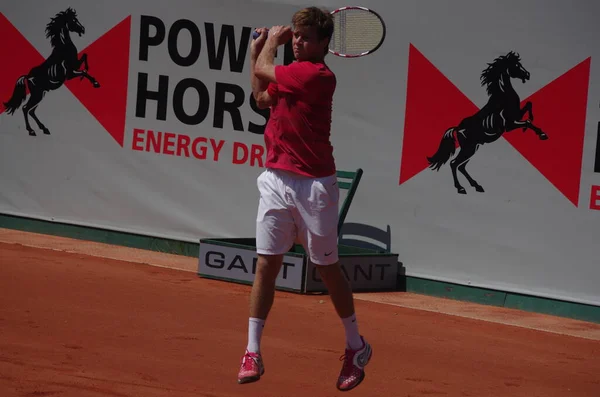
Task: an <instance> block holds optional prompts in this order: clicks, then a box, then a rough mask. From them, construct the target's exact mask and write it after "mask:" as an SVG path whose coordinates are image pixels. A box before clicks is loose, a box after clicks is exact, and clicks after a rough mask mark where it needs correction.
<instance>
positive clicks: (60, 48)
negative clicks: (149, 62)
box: [4, 7, 100, 136]
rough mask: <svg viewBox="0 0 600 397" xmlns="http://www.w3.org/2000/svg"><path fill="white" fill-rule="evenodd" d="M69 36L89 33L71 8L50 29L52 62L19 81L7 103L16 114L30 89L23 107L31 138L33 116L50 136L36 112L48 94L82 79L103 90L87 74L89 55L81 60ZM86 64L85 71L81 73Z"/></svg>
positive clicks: (33, 70) (8, 108) (55, 17)
mask: <svg viewBox="0 0 600 397" xmlns="http://www.w3.org/2000/svg"><path fill="white" fill-rule="evenodd" d="M69 32H74V33H77V34H79V36H81V35H82V34H84V33H85V28H84V27H83V25H81V23H79V20H78V19H77V13H76V12H75V10H73V9H72V8H70V7H69V8H68V9H67V10H66V11H61V12H59V13H58V14H56V15H55V16H54V18H51V20H50V22H49V23H48V25H46V38H49V39H50V44H51V45H52V53H51V54H50V56H49V57H48V59H46V60H45V61H44V62H43V63H42V64H41V65H38V66H36V67H34V68H33V69H31V70H30V71H29V73H28V74H27V75H24V76H21V77H19V79H18V80H17V83H16V85H15V90H14V92H13V95H12V97H11V98H10V99H9V100H8V102H4V106H5V107H6V111H7V113H8V114H13V113H14V112H15V110H17V109H18V108H19V107H20V106H21V104H22V103H23V102H24V101H25V98H26V97H27V88H29V92H30V97H29V100H28V101H27V103H26V104H25V105H24V106H23V114H24V116H25V128H26V129H27V131H29V135H32V136H35V135H36V134H35V131H34V130H33V129H32V128H31V126H30V125H29V116H31V117H32V118H33V119H34V120H35V122H36V123H37V125H38V127H39V128H40V129H41V130H42V131H43V132H44V134H47V135H49V134H50V131H49V130H48V128H46V126H44V124H42V122H41V121H40V120H39V119H38V118H37V116H36V114H35V110H36V108H37V106H38V105H39V103H40V102H41V100H42V99H43V98H44V95H45V94H46V92H48V91H52V90H56V89H57V88H60V87H61V86H62V85H63V84H64V82H65V81H66V80H70V79H74V78H76V77H80V78H81V79H82V80H83V78H84V77H85V78H86V79H88V80H89V81H90V82H91V83H92V84H93V86H94V87H96V88H97V87H100V84H98V82H97V81H96V79H94V78H93V77H92V76H90V75H89V74H88V73H87V70H88V62H87V55H86V54H83V55H82V56H81V59H78V55H77V48H76V47H75V44H73V41H72V40H71V36H70V35H69ZM82 64H83V65H84V69H83V70H79V68H80V67H81V65H82Z"/></svg>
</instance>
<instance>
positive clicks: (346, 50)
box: [252, 6, 386, 58]
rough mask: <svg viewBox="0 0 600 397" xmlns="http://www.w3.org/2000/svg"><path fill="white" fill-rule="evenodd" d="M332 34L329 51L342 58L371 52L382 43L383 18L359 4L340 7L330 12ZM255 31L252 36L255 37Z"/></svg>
mask: <svg viewBox="0 0 600 397" xmlns="http://www.w3.org/2000/svg"><path fill="white" fill-rule="evenodd" d="M331 15H332V16H333V35H332V36H331V40H330V41H329V52H330V53H331V54H333V55H337V56H339V57H344V58H357V57H362V56H365V55H369V54H372V53H373V52H375V51H377V50H378V49H379V47H381V45H382V44H383V41H384V40H385V35H386V28H385V23H384V22H383V18H381V16H380V15H379V14H378V13H376V12H375V11H373V10H371V9H369V8H366V7H359V6H348V7H340V8H338V9H336V10H334V11H332V12H331ZM258 36H259V34H258V33H257V32H256V31H255V32H253V33H252V37H253V38H254V39H257V38H258Z"/></svg>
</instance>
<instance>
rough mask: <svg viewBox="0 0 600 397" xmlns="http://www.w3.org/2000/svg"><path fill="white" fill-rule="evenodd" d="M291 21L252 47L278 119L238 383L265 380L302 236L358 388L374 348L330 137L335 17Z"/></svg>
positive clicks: (345, 385) (262, 180)
mask: <svg viewBox="0 0 600 397" xmlns="http://www.w3.org/2000/svg"><path fill="white" fill-rule="evenodd" d="M292 26H293V28H290V27H286V26H273V27H272V28H271V29H269V30H267V29H265V28H261V29H257V32H258V33H260V36H259V37H258V38H257V39H256V40H254V41H253V42H252V44H251V51H250V57H251V60H250V61H251V63H250V64H251V76H250V78H251V83H252V91H253V95H254V98H255V99H256V102H257V104H258V106H259V107H260V108H268V107H270V109H271V115H270V118H269V121H268V123H267V126H266V129H265V135H264V139H265V144H266V149H267V160H266V170H265V171H264V172H263V173H262V174H261V175H260V176H259V177H258V178H257V186H258V190H259V192H260V201H259V204H258V215H257V220H256V245H257V254H258V262H257V266H256V274H255V279H254V283H253V286H252V292H251V294H250V319H249V324H248V345H247V347H246V352H245V354H244V356H243V357H242V360H241V368H240V371H239V374H238V382H239V383H247V382H253V381H257V380H259V379H260V377H261V375H263V373H264V371H265V367H264V363H263V359H262V355H261V349H260V341H261V336H262V332H263V328H264V326H265V320H266V319H267V315H268V313H269V311H270V309H271V306H272V305H273V299H274V296H275V280H276V278H277V275H278V274H279V271H280V269H281V266H282V264H283V255H284V254H285V253H286V252H287V251H288V250H289V249H290V248H291V247H292V246H293V244H294V242H296V241H297V242H299V243H301V244H302V245H303V246H304V248H305V250H306V252H307V254H308V255H309V256H310V259H311V260H312V262H313V263H315V264H316V265H317V266H318V270H319V273H320V276H321V278H322V280H323V282H324V283H325V286H326V287H327V290H328V292H329V295H330V296H331V300H332V302H333V305H334V307H335V310H336V312H337V314H338V316H339V317H340V318H341V322H342V324H343V325H344V329H345V334H346V348H345V354H344V355H343V356H342V358H343V361H344V363H343V365H342V369H341V372H340V374H339V377H338V380H337V388H338V389H339V390H350V389H352V388H354V387H356V386H357V385H358V384H360V383H361V382H362V380H363V379H364V376H365V371H364V367H365V365H366V364H367V363H368V362H369V359H370V358H371V354H372V349H371V346H370V345H369V344H368V343H367V342H366V341H365V339H364V338H363V337H362V336H361V335H360V334H359V331H358V323H357V320H356V314H355V311H354V301H353V296H352V290H351V287H350V284H349V282H348V281H347V279H346V278H345V277H344V274H343V272H342V270H341V268H340V265H339V262H338V250H337V240H338V235H337V224H338V201H339V187H338V185H337V177H336V166H335V161H334V157H333V147H332V145H331V143H330V139H329V137H330V127H331V113H332V102H333V95H334V92H335V88H336V77H335V75H334V73H333V72H332V71H331V70H330V69H329V67H328V66H327V65H326V64H325V55H326V54H327V53H328V44H329V40H330V39H331V36H332V34H333V20H332V17H331V15H330V14H329V13H328V12H326V11H324V10H321V9H319V8H316V7H309V8H305V9H302V10H300V11H298V12H296V13H295V14H294V15H293V17H292ZM290 39H291V40H292V44H293V51H294V56H295V58H296V61H295V62H293V63H291V64H289V65H287V66H284V65H275V64H274V58H275V53H276V50H277V48H278V47H279V46H281V45H283V44H285V43H286V42H288V41H289V40H290Z"/></svg>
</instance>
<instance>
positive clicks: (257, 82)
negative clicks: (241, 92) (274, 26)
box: [250, 28, 273, 109]
mask: <svg viewBox="0 0 600 397" xmlns="http://www.w3.org/2000/svg"><path fill="white" fill-rule="evenodd" d="M257 32H258V33H260V36H259V37H258V38H257V39H256V40H254V41H253V42H252V44H251V47H250V84H251V85H252V96H253V97H254V100H255V101H256V105H257V106H258V108H259V109H265V108H268V107H269V106H271V105H272V104H273V98H272V97H271V95H269V92H268V90H267V88H268V86H269V81H268V80H264V79H261V78H260V77H259V76H258V75H257V74H256V62H257V58H258V56H259V55H260V53H262V52H263V50H264V44H265V42H266V37H267V30H266V29H265V28H261V29H257Z"/></svg>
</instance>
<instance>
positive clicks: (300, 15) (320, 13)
mask: <svg viewBox="0 0 600 397" xmlns="http://www.w3.org/2000/svg"><path fill="white" fill-rule="evenodd" d="M292 25H293V26H302V27H316V28H317V36H318V37H319V40H323V39H329V40H331V36H332V35H333V18H332V16H331V14H330V13H329V12H328V11H327V10H325V9H321V8H317V7H308V8H303V9H302V10H300V11H296V13H294V15H293V16H292Z"/></svg>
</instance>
